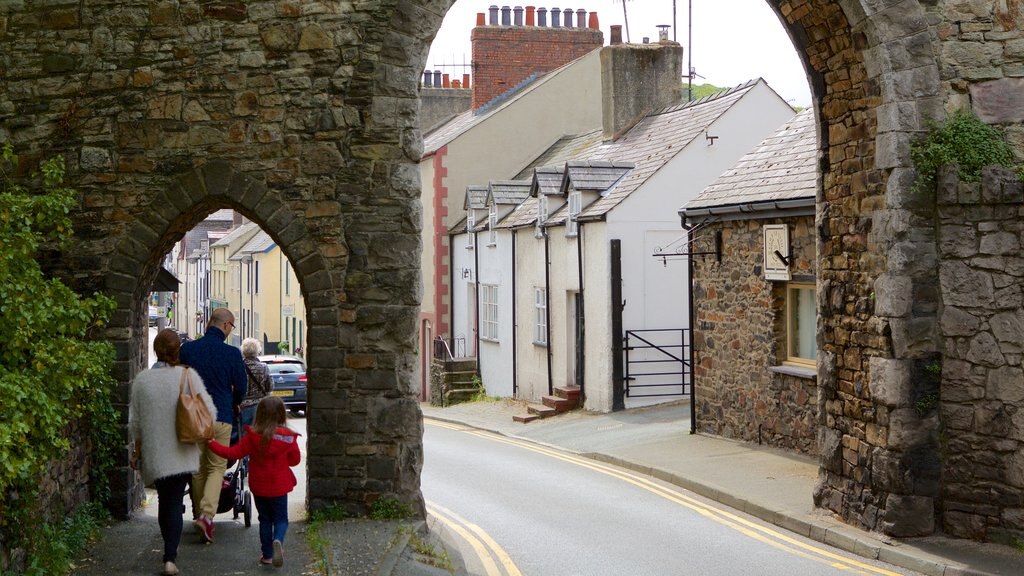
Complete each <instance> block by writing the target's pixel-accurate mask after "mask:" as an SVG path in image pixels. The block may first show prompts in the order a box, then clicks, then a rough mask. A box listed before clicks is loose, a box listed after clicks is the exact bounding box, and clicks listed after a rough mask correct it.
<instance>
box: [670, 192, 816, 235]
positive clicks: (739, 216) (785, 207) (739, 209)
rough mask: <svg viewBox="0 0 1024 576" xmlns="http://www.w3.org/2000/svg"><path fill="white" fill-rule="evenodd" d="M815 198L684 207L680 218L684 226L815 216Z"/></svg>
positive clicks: (680, 212) (680, 211)
mask: <svg viewBox="0 0 1024 576" xmlns="http://www.w3.org/2000/svg"><path fill="white" fill-rule="evenodd" d="M814 206H815V199H814V198H813V197H811V198H796V199H793V200H774V201H767V202H748V203H746V204H730V205H727V206H708V207H700V208H682V209H680V210H679V218H680V222H681V224H682V226H683V227H684V228H685V227H686V226H687V224H698V223H701V222H707V221H715V222H724V221H727V220H749V219H751V218H776V217H781V216H814Z"/></svg>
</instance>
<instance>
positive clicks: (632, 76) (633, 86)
mask: <svg viewBox="0 0 1024 576" xmlns="http://www.w3.org/2000/svg"><path fill="white" fill-rule="evenodd" d="M682 78H683V47H682V46H680V45H679V44H678V43H676V42H669V41H662V42H659V43H657V44H617V45H613V46H605V47H604V48H602V49H601V105H602V115H601V119H602V124H603V128H604V130H603V137H604V139H605V140H612V139H614V138H616V137H617V136H619V135H620V134H622V132H624V131H625V130H628V129H629V128H631V127H632V126H633V125H634V124H636V123H637V122H638V121H639V120H640V119H641V118H643V117H644V116H645V115H646V114H648V113H650V112H652V111H654V110H659V109H661V108H665V107H666V106H671V105H673V104H679V103H681V102H682V97H683V80H682Z"/></svg>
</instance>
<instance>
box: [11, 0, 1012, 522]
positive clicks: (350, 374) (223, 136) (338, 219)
mask: <svg viewBox="0 0 1024 576" xmlns="http://www.w3.org/2000/svg"><path fill="white" fill-rule="evenodd" d="M767 1H768V3H769V4H770V5H771V6H772V8H773V9H774V10H775V11H776V13H777V14H778V15H779V18H780V20H781V21H782V22H783V24H784V26H785V27H786V29H787V30H788V31H789V33H790V36H791V37H792V39H793V42H794V45H795V46H796V49H797V51H798V53H799V54H800V55H801V58H802V59H803V61H804V63H805V67H806V69H807V72H808V77H809V78H810V80H811V84H812V88H813V92H814V96H815V103H814V106H815V108H816V112H817V115H818V119H819V126H820V142H821V174H822V176H821V178H822V183H821V187H820V196H819V198H818V218H817V228H818V232H819V241H818V242H819V243H818V254H819V258H818V283H819V290H818V294H819V302H818V310H819V342H820V344H821V345H820V349H821V351H822V352H821V356H820V358H819V385H820V387H821V389H822V390H823V392H822V394H821V398H820V400H819V415H820V429H821V442H820V444H821V446H822V447H823V454H822V474H821V479H822V480H821V483H820V486H819V489H818V490H817V493H816V500H817V502H818V503H819V505H821V506H823V507H826V508H829V509H831V510H833V511H835V512H837V513H839V514H841V515H842V516H843V517H844V518H845V519H847V520H848V521H850V522H853V523H857V524H859V525H862V526H865V527H868V528H873V529H875V528H877V529H880V530H885V531H887V532H890V533H894V534H901V535H902V534H911V533H922V532H928V531H930V530H931V529H932V525H929V524H928V522H929V520H930V519H933V518H934V516H933V513H934V511H935V510H936V509H937V508H938V506H937V502H938V499H939V498H940V493H939V488H938V484H937V482H936V481H934V478H933V476H934V475H935V473H936V472H935V469H934V467H932V466H929V465H923V466H922V465H920V463H921V461H922V459H921V458H918V457H917V456H916V455H919V454H921V453H922V451H923V452H924V453H934V451H935V450H934V448H935V446H934V442H935V440H934V434H930V433H929V430H928V427H929V426H933V424H931V423H929V422H917V421H914V420H913V418H910V417H907V418H904V417H897V412H898V410H897V408H898V407H900V406H904V405H906V404H907V403H908V402H909V401H910V398H909V395H910V392H909V391H908V390H905V389H903V388H900V386H901V384H900V382H901V380H900V378H898V377H896V376H894V375H895V374H899V373H902V372H905V371H906V370H908V369H909V368H910V367H911V366H913V364H914V362H915V361H917V360H919V359H921V358H923V357H928V356H929V355H931V354H934V353H936V352H939V351H940V345H939V343H938V340H937V337H936V323H937V320H936V319H937V317H938V314H939V307H940V302H939V300H940V297H939V295H938V294H937V293H936V292H935V291H934V290H933V289H932V288H933V287H934V286H935V285H936V278H937V272H936V270H935V266H934V262H935V258H934V257H935V251H936V241H935V238H934V235H933V233H930V232H929V231H930V230H933V227H932V226H931V225H930V221H931V220H930V219H931V218H932V216H930V215H929V213H928V210H927V207H924V206H922V203H921V202H920V201H919V199H917V198H915V197H914V195H913V194H911V181H912V179H913V176H914V173H913V169H912V168H911V165H910V160H909V142H910V140H911V138H912V137H913V135H914V134H915V133H917V132H919V131H921V130H922V129H923V127H924V126H925V120H926V119H929V118H939V117H941V116H942V115H943V114H944V113H945V112H947V111H948V110H951V109H954V108H957V107H961V106H967V105H977V102H976V101H975V100H973V99H972V96H971V94H972V89H973V88H974V87H976V86H979V85H981V84H983V83H985V82H993V81H1002V80H1004V76H1005V77H1009V76H1014V75H1017V76H1019V75H1020V74H1019V73H1018V72H1019V71H1020V69H1021V66H1022V62H1021V60H1024V54H1022V51H1021V50H1019V46H1018V44H1019V42H1020V33H1019V32H1017V31H1018V30H1020V29H1021V28H1024V26H1022V24H1024V22H1022V16H1021V13H1022V10H1021V6H1020V4H1021V2H1019V1H1018V0H1008V1H1007V2H1000V3H984V2H973V3H954V2H934V1H931V2H923V1H919V0H888V1H880V0H767ZM451 3H452V2H451V1H450V0H436V1H418V0H386V1H384V2H377V3H354V2H348V1H342V0H337V1H334V0H324V1H319V2H313V1H305V0H292V1H287V0H286V1H260V0H256V1H250V2H214V1H207V0H202V1H200V0H160V1H133V0H130V1H124V2H116V3H115V2H109V1H100V0H76V1H67V2H63V1H60V0H58V1H52V0H51V1H47V2H42V1H36V0H19V1H15V2H6V3H4V4H3V6H2V7H0V48H2V49H0V140H9V141H11V142H13V143H14V145H15V146H16V148H17V151H18V152H19V153H20V154H21V155H22V157H27V158H32V157H36V158H38V157H42V156H45V155H49V154H53V153H63V154H64V155H65V156H66V158H67V160H68V164H69V173H70V175H71V185H72V186H74V187H75V188H76V189H78V190H80V191H81V192H82V202H81V207H80V208H79V210H78V211H77V212H76V214H75V215H74V217H75V224H76V235H77V242H76V244H75V246H74V247H73V248H72V249H70V250H69V251H67V252H66V253H64V254H63V255H62V257H61V259H60V262H59V264H57V265H56V266H55V269H54V272H55V273H57V274H59V275H60V276H62V277H64V278H66V279H68V280H69V281H70V282H71V283H72V285H73V286H75V287H76V288H77V289H79V290H81V291H86V292H87V291H93V290H100V291H105V292H108V293H111V294H112V295H114V296H115V297H116V298H117V302H118V311H117V314H116V316H115V318H114V321H113V323H112V325H111V326H110V329H109V331H108V333H107V334H106V336H107V337H108V338H110V339H112V340H113V341H115V342H116V343H117V344H118V358H117V361H118V364H117V376H118V379H119V381H120V382H122V390H121V392H122V393H123V394H122V395H123V396H125V397H126V390H127V386H126V385H127V382H129V381H130V379H131V378H132V376H133V375H134V373H135V372H136V371H137V370H138V368H139V366H138V363H139V359H138V357H137V354H136V353H135V352H133V350H134V349H136V348H138V346H137V345H136V344H137V342H138V340H139V338H140V330H141V328H142V326H143V323H142V321H141V311H140V310H139V309H138V306H139V303H140V294H141V293H142V292H143V291H145V290H147V288H146V284H147V283H148V282H149V281H150V280H151V277H152V276H153V275H154V274H155V268H154V266H155V262H156V261H157V259H158V258H159V256H160V255H161V254H162V250H164V249H166V248H167V247H168V246H169V245H170V242H171V241H173V239H174V237H175V235H176V234H180V233H182V232H183V231H184V230H185V229H186V228H187V227H188V226H189V225H190V224H192V223H194V222H195V221H197V219H198V218H199V217H200V213H202V212H204V211H208V210H209V209H212V208H213V207H216V206H231V207H235V208H237V209H239V210H240V211H242V212H244V213H246V214H248V215H250V216H251V217H252V218H253V219H255V220H256V221H257V222H259V223H260V224H261V225H262V226H263V227H264V229H265V230H267V231H268V232H269V233H270V234H271V235H272V236H273V237H274V239H275V240H276V241H278V243H279V244H280V245H281V246H282V248H283V249H284V251H285V253H286V254H287V255H288V256H289V258H290V259H291V260H292V261H293V262H295V263H296V270H297V272H298V273H299V275H300V278H301V282H302V285H303V290H304V293H305V295H306V298H307V302H308V307H309V310H308V317H309V319H310V332H309V341H310V347H309V348H310V380H311V382H313V384H312V385H311V391H310V403H311V407H312V413H313V416H312V417H311V419H310V422H309V428H310V436H311V437H310V454H311V457H310V461H309V463H308V470H309V498H310V500H311V504H312V505H313V506H317V505H318V504H321V503H326V502H334V501H343V502H344V503H345V505H346V506H347V507H348V508H349V509H350V510H353V511H360V510H365V509H366V506H368V504H369V503H370V502H371V501H372V500H373V499H374V498H375V497H377V496H378V495H381V494H393V495H396V496H398V497H399V498H401V499H403V500H405V501H407V502H409V503H411V504H413V505H414V506H415V508H416V509H417V510H418V511H420V512H421V513H422V510H423V505H422V497H421V495H420V493H419V469H420V465H421V461H422V447H421V437H422V434H421V424H420V418H419V411H418V408H417V405H416V401H415V394H416V390H415V389H414V388H415V386H414V384H413V383H412V381H411V374H412V373H413V368H414V366H415V364H414V363H415V362H416V358H415V353H416V338H417V331H418V327H417V324H416V313H417V308H418V304H419V285H420V279H419V271H418V259H419V250H420V226H421V224H420V207H419V200H418V195H419V183H418V172H417V170H416V162H417V161H418V160H419V157H420V152H421V135H420V133H419V131H418V130H417V128H416V118H417V107H418V104H417V83H418V80H419V76H420V72H421V69H422V65H423V62H424V58H425V55H426V49H427V47H428V44H429V41H430V39H431V38H432V36H433V34H434V33H435V32H436V30H437V29H438V27H439V26H440V23H441V20H442V18H443V15H444V12H445V11H446V10H447V8H448V7H449V6H450V5H451ZM975 12H976V13H975ZM964 23H967V24H968V26H966V27H965V26H964ZM985 26H987V27H988V29H990V30H992V31H995V32H998V33H999V34H993V35H991V37H988V36H986V35H985V34H984V29H983V28H984V27H985ZM1014 42H1016V43H1017V44H1014ZM1004 48H1005V49H1004ZM996 52H999V53H1001V54H1003V55H1004V58H1005V60H1001V59H999V58H995V57H994V55H995V54H996ZM1004 123H1006V124H1007V125H1008V126H1009V127H1010V128H1011V129H1016V130H1018V132H1017V134H1020V131H1019V130H1020V124H1021V123H1022V119H1019V118H1017V119H1013V118H1011V119H1009V120H1007V121H1006V122H1004ZM1020 141H1021V142H1024V137H1021V138H1020ZM911 428H913V429H915V430H919V431H921V433H917V434H911V433H907V430H908V429H911ZM924 461H925V463H926V464H927V463H928V462H930V460H929V459H928V458H924ZM125 477H126V478H127V477H128V475H127V473H125ZM908 478H909V479H910V481H908V480H907V479H908ZM122 484H123V485H121V486H120V490H121V492H120V495H121V498H120V501H121V503H122V507H123V508H124V509H125V510H127V508H128V506H129V501H130V494H131V491H132V487H131V486H130V484H128V483H122ZM115 508H116V507H115ZM903 517H915V518H924V520H922V521H921V522H920V523H918V524H915V525H907V524H906V523H905V522H902V523H901V522H900V521H899V518H903Z"/></svg>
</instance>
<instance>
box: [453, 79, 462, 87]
mask: <svg viewBox="0 0 1024 576" xmlns="http://www.w3.org/2000/svg"><path fill="white" fill-rule="evenodd" d="M452 88H462V82H459V81H458V80H457V79H456V80H452Z"/></svg>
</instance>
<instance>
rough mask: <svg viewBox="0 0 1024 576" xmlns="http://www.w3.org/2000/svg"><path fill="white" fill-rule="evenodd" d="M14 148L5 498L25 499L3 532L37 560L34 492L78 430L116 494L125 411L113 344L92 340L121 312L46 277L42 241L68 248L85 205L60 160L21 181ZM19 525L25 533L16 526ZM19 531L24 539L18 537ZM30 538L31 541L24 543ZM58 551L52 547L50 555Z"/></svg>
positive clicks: (9, 196) (4, 185)
mask: <svg viewBox="0 0 1024 576" xmlns="http://www.w3.org/2000/svg"><path fill="white" fill-rule="evenodd" d="M16 165H17V158H16V157H15V155H14V153H13V151H12V148H11V146H10V145H9V144H8V145H5V146H3V147H2V149H0V278H3V282H0V406H3V407H4V426H0V495H6V494H8V493H10V492H11V491H19V492H20V493H21V497H20V498H18V499H16V500H14V501H12V502H11V503H8V508H7V509H6V510H3V511H2V513H0V530H2V531H3V532H5V533H10V534H13V535H14V536H15V537H16V539H15V541H14V542H13V544H14V545H15V546H25V547H26V549H27V550H28V552H29V558H30V561H34V560H35V559H36V558H37V556H35V553H36V552H37V551H39V553H44V552H45V546H44V544H43V543H42V542H41V541H43V540H46V538H39V537H38V534H36V537H31V538H30V537H29V535H31V534H33V532H34V529H39V530H43V531H45V530H47V528H45V527H43V526H40V523H41V522H42V520H41V518H40V515H39V514H38V511H37V510H33V509H32V507H33V506H34V505H35V501H34V499H33V498H27V497H25V496H26V495H27V494H31V493H32V488H33V487H34V486H36V485H38V478H39V477H40V475H41V474H42V472H43V471H44V468H45V466H46V464H47V463H48V462H50V461H51V460H56V459H60V458H62V457H63V456H64V455H65V454H66V452H67V451H68V450H69V448H71V441H70V438H69V434H68V430H69V427H70V426H72V425H74V424H75V423H78V422H82V423H87V424H88V426H89V429H88V431H89V433H90V435H91V441H92V445H93V446H94V447H95V448H96V449H95V450H94V453H93V458H94V466H93V468H92V472H93V480H94V484H93V487H94V494H93V495H94V497H96V498H98V499H104V498H105V497H106V496H107V486H106V483H105V479H106V470H107V468H108V467H109V466H110V465H112V464H113V462H114V458H115V454H116V452H115V450H116V448H117V446H118V444H120V440H119V438H120V435H119V429H118V426H117V422H118V417H117V413H116V411H115V410H114V408H113V406H112V405H111V402H110V394H111V391H112V390H113V388H114V382H113V379H112V377H111V375H110V367H111V362H112V360H113V347H112V346H111V345H110V344H109V343H107V342H100V341H92V340H90V338H89V337H90V336H91V331H92V330H94V329H96V328H99V327H102V326H103V325H104V322H105V319H106V318H108V317H109V315H110V313H111V312H112V311H113V310H114V302H113V300H111V299H110V298H107V297H105V296H102V295H95V296H92V297H88V298H82V297H80V296H79V295H77V294H75V293H74V292H73V291H72V290H71V289H70V288H68V287H67V286H65V285H64V284H63V283H61V282H60V280H58V279H54V278H47V277H46V276H45V275H44V274H43V271H42V269H41V268H40V266H39V262H38V261H37V260H36V256H37V254H38V252H39V250H40V248H41V247H43V246H46V247H54V248H60V247H62V246H64V245H66V244H67V242H68V241H69V240H70V238H71V220H70V218H69V216H68V214H69V212H70V211H71V208H72V207H73V206H74V205H75V204H76V203H77V201H78V195H77V193H76V192H75V191H74V190H71V189H69V188H66V187H64V185H63V181H64V164H63V159H62V158H60V157H57V158H54V159H51V160H48V161H46V162H44V163H43V164H42V166H41V167H40V171H39V173H37V174H33V175H32V176H31V177H29V178H28V179H26V180H24V181H17V180H16V179H15V178H14V177H13V176H12V174H11V168H12V167H13V166H16ZM11 527H17V530H13V531H11V530H10V529H11ZM19 535H21V536H20V537H19ZM20 539H24V541H20ZM46 554H50V553H48V552H47V553H46Z"/></svg>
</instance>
